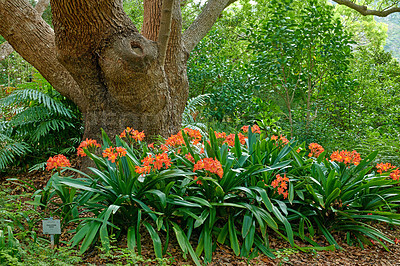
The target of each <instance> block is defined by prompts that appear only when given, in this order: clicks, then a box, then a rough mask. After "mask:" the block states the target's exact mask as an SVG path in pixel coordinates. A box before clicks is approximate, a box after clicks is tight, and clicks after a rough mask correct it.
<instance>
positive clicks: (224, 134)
mask: <svg viewBox="0 0 400 266" xmlns="http://www.w3.org/2000/svg"><path fill="white" fill-rule="evenodd" d="M214 133H215V138H216V139H225V138H226V133H225V132H221V133H220V132H217V131H214Z"/></svg>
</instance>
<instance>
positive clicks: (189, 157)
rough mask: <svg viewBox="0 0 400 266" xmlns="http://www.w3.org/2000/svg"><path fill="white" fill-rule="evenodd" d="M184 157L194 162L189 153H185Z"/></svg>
mask: <svg viewBox="0 0 400 266" xmlns="http://www.w3.org/2000/svg"><path fill="white" fill-rule="evenodd" d="M185 158H186V159H188V160H189V161H191V162H192V163H194V158H193V156H192V155H191V154H190V153H188V154H185Z"/></svg>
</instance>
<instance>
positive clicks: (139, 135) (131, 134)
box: [119, 127, 146, 141]
mask: <svg viewBox="0 0 400 266" xmlns="http://www.w3.org/2000/svg"><path fill="white" fill-rule="evenodd" d="M127 134H128V135H127ZM119 137H120V138H126V137H128V138H131V139H134V140H136V141H142V140H143V139H144V138H145V137H146V135H145V134H144V132H143V131H141V132H139V131H138V130H134V129H133V128H130V127H127V128H126V129H125V130H124V131H122V133H121V134H120V135H119Z"/></svg>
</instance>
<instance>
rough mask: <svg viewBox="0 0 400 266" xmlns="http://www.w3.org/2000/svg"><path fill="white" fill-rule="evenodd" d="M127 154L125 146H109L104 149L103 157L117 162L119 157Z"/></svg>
mask: <svg viewBox="0 0 400 266" xmlns="http://www.w3.org/2000/svg"><path fill="white" fill-rule="evenodd" d="M125 155H126V150H125V148H122V147H116V148H114V147H108V148H106V149H105V150H104V151H103V157H104V158H107V159H108V160H109V161H111V162H112V163H115V160H116V159H118V158H119V157H124V156H125Z"/></svg>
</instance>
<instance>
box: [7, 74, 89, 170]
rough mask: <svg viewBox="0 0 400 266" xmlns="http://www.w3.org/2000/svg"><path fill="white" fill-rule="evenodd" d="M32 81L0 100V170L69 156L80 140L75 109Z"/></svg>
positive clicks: (45, 85)
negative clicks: (64, 154) (51, 157)
mask: <svg viewBox="0 0 400 266" xmlns="http://www.w3.org/2000/svg"><path fill="white" fill-rule="evenodd" d="M35 78H36V80H35V81H34V82H31V83H26V84H23V85H20V86H19V87H18V88H14V89H13V90H10V91H9V92H8V93H7V95H6V96H5V97H4V98H2V99H0V108H1V113H2V114H3V118H2V121H0V123H1V124H0V147H1V150H0V170H3V171H4V170H5V169H6V168H7V167H9V166H11V165H13V164H20V165H23V163H24V162H28V163H29V164H35V163H38V162H43V161H44V160H45V159H47V158H48V157H49V156H51V155H54V154H58V153H67V154H68V153H71V152H73V151H75V147H74V145H77V144H78V143H79V141H80V139H81V135H82V121H81V114H80V112H79V111H78V109H77V107H76V106H75V105H74V104H73V103H72V102H71V101H69V100H67V99H66V98H65V97H63V96H62V95H60V94H59V93H58V92H57V91H55V90H54V89H53V88H52V87H51V86H50V84H49V83H47V82H46V81H45V80H44V79H43V78H42V77H41V76H40V75H36V76H35ZM17 159H18V160H17ZM24 159H26V161H25V160H24Z"/></svg>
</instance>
